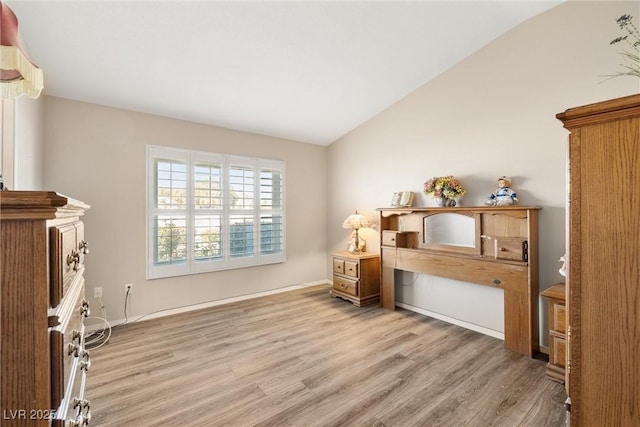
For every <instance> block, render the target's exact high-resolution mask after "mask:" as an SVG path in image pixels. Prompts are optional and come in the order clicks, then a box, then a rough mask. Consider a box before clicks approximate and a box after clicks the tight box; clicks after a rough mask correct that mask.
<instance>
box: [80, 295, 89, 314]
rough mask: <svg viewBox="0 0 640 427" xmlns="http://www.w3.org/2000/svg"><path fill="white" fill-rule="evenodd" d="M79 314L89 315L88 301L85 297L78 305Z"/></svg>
mask: <svg viewBox="0 0 640 427" xmlns="http://www.w3.org/2000/svg"><path fill="white" fill-rule="evenodd" d="M80 314H81V315H82V316H83V317H89V316H90V315H91V309H89V303H88V302H87V300H86V299H83V300H82V305H81V306H80Z"/></svg>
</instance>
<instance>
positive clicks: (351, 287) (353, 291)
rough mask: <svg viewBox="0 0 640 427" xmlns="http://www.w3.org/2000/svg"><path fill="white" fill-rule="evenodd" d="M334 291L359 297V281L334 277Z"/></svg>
mask: <svg viewBox="0 0 640 427" xmlns="http://www.w3.org/2000/svg"><path fill="white" fill-rule="evenodd" d="M333 289H335V290H336V291H338V292H342V293H344V294H349V295H353V296H354V297H357V296H358V281H357V280H349V279H345V278H344V277H340V276H333Z"/></svg>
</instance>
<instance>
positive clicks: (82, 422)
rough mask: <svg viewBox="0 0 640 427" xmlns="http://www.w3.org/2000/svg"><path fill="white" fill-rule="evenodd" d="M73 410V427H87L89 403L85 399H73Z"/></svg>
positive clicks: (89, 413) (89, 418)
mask: <svg viewBox="0 0 640 427" xmlns="http://www.w3.org/2000/svg"><path fill="white" fill-rule="evenodd" d="M73 409H75V410H76V414H77V416H76V418H75V419H74V420H73V421H72V423H73V424H72V425H74V426H88V425H89V423H90V422H91V401H89V400H87V399H78V398H77V397H74V398H73Z"/></svg>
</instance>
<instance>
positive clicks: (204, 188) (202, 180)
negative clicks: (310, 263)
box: [147, 145, 285, 278]
mask: <svg viewBox="0 0 640 427" xmlns="http://www.w3.org/2000/svg"><path fill="white" fill-rule="evenodd" d="M284 172H285V164H284V162H283V161H279V160H268V159H256V158H249V157H239V156H229V155H223V154H214V153H204V152H198V151H187V150H181V149H175V148H168V147H158V146H151V145H150V146H147V180H148V185H147V199H148V205H147V206H148V207H147V252H148V256H147V278H159V277H168V276H176V275H182V274H192V273H200V272H205V271H214V270H222V269H229V268H240V267H247V266H253V265H261V264H272V263H277V262H284V260H285V218H284V212H285V206H284Z"/></svg>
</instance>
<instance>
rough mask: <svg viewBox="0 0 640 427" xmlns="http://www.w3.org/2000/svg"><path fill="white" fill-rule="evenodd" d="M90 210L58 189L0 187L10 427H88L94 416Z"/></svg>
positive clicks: (2, 350)
mask: <svg viewBox="0 0 640 427" xmlns="http://www.w3.org/2000/svg"><path fill="white" fill-rule="evenodd" d="M87 208H88V206H87V205H85V204H84V203H82V202H79V201H76V200H73V199H70V198H68V197H64V196H61V195H59V194H57V193H53V192H47V191H1V192H0V232H1V233H0V261H1V264H0V276H1V278H2V282H1V283H0V285H1V286H0V311H1V313H0V380H1V381H0V384H1V385H0V387H1V394H0V404H1V409H2V413H1V415H0V417H1V418H0V424H1V425H2V426H10V425H12V426H13V425H16V426H48V425H53V426H81V425H87V424H88V422H89V419H90V417H91V416H90V407H89V406H90V404H89V401H88V400H87V399H86V397H85V396H84V386H85V381H86V373H87V370H88V369H89V367H90V365H91V362H90V360H89V353H88V351H86V349H85V348H84V325H83V319H84V317H86V316H87V315H88V314H89V306H88V303H87V301H86V300H85V299H84V277H83V276H84V256H85V254H86V253H88V245H87V242H86V241H85V240H84V226H83V223H82V221H81V220H80V217H81V216H82V215H83V214H84V212H85V210H86V209H87Z"/></svg>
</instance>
